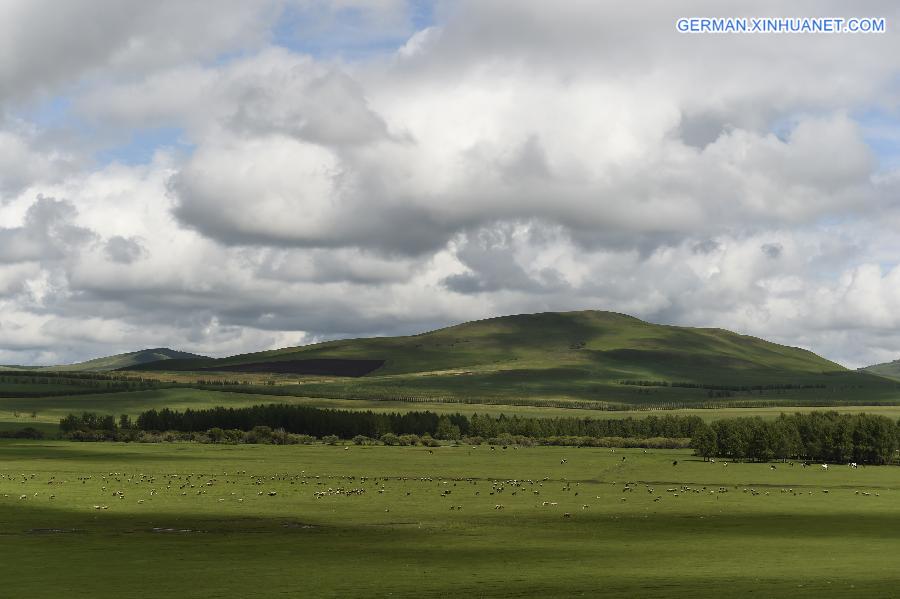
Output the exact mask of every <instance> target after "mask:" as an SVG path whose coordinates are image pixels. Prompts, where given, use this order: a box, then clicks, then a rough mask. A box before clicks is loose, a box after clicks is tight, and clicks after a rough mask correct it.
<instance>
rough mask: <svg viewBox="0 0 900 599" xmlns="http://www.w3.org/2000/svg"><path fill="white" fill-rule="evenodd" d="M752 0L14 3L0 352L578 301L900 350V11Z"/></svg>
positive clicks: (186, 346) (332, 329)
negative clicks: (844, 30) (848, 24)
mask: <svg viewBox="0 0 900 599" xmlns="http://www.w3.org/2000/svg"><path fill="white" fill-rule="evenodd" d="M743 6H747V5H745V4H743V3H742V4H740V5H739V4H738V3H723V2H721V1H720V0H711V1H697V2H671V1H662V0H661V1H658V2H640V3H627V2H586V1H585V2H582V1H575V0H572V1H568V0H560V1H555V2H547V1H545V0H489V1H486V0H458V1H453V2H446V3H444V2H435V3H432V2H425V1H419V0H416V1H407V0H372V1H363V0H334V1H332V2H325V1H320V0H259V1H254V2H246V1H244V0H209V1H206V0H156V1H154V2H147V1H146V0H73V1H71V2H58V1H57V0H0V363H6V364H11V363H18V364H23V363H40V364H49V363H61V362H70V361H76V360H81V359H86V358H91V357H96V356H99V355H105V354H110V353H117V352H122V351H131V350H135V349H139V348H143V347H157V346H169V347H173V348H177V349H183V350H189V351H196V352H200V353H205V354H209V355H216V356H220V355H226V354H232V353H237V352H246V351H254V350H259V349H266V348H271V347H280V346H286V345H297V344H303V343H309V342H313V341H317V340H322V339H330V338H336V337H347V336H369V335H389V334H406V333H414V332H420V331H424V330H428V329H431V328H435V327H438V326H444V325H447V324H453V323H457V322H461V321H466V320H471V319H477V318H483V317H488V316H495V315H502V314H510V313H521V312H537V311H545V310H574V309H587V308H593V309H604V310H615V311H620V312H626V313H629V314H633V315H635V316H638V317H641V318H644V319H647V320H651V321H654V322H660V323H669V324H682V325H691V326H714V327H723V328H728V329H732V330H735V331H739V332H742V333H748V334H753V335H758V336H761V337H765V338H767V339H771V340H774V341H778V342H781V343H786V344H789V345H798V346H803V347H806V348H809V349H812V350H813V351H816V352H818V353H820V354H822V355H824V356H826V357H828V358H831V359H834V360H837V361H839V362H841V363H843V364H845V365H848V366H860V365H864V364H868V363H873V362H880V361H887V360H893V359H896V358H900V266H898V259H900V235H898V232H900V36H898V34H897V33H895V31H894V27H895V26H900V18H898V17H900V14H898V12H900V8H898V6H897V4H896V3H894V2H887V1H883V2H877V1H873V2H867V3H865V4H864V5H861V6H864V8H865V12H864V13H861V12H853V11H852V10H850V12H848V10H849V9H850V7H851V5H849V4H847V3H844V2H828V1H815V2H813V1H806V2H804V1H798V2H792V3H791V4H790V7H789V11H788V12H786V11H785V10H784V8H785V5H784V3H783V2H770V3H766V2H757V3H753V6H752V11H750V12H746V10H745V9H743V8H742V7H743ZM741 10H745V12H739V11H741ZM682 16H843V17H854V16H874V17H885V18H886V19H887V28H888V30H887V33H885V34H880V35H861V34H857V35H850V34H843V35H842V34H831V35H777V34H769V35H685V34H679V33H678V32H677V31H676V29H675V21H676V19H677V18H678V17H682Z"/></svg>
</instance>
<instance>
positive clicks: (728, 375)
mask: <svg viewBox="0 0 900 599" xmlns="http://www.w3.org/2000/svg"><path fill="white" fill-rule="evenodd" d="M301 360H383V361H384V366H382V367H381V368H379V369H377V370H376V371H374V372H373V373H371V374H369V375H366V376H363V377H359V378H348V377H322V376H319V377H293V378H292V377H290V376H284V375H280V376H278V377H271V379H272V382H273V383H276V384H278V385H280V386H282V387H283V389H281V390H280V391H281V392H284V393H296V394H297V395H305V396H312V397H327V398H335V399H347V398H352V399H388V400H390V399H415V400H419V401H428V400H439V399H444V400H454V401H458V400H462V401H469V402H475V403H479V402H480V403H520V404H523V403H541V402H543V404H544V405H547V404H548V402H551V403H552V404H554V405H562V404H564V403H572V404H579V403H580V404H583V405H584V404H588V403H590V404H593V405H594V406H595V407H603V406H606V407H609V406H619V405H621V404H628V405H634V406H668V407H691V406H697V407H701V406H702V405H703V404H706V403H708V402H710V400H711V399H713V400H715V401H719V402H723V401H731V402H749V403H752V402H759V401H762V402H773V401H778V402H787V403H810V404H811V403H816V402H822V401H830V402H832V403H856V404H859V403H866V402H869V403H872V402H878V403H881V402H900V385H898V382H897V381H895V380H888V379H885V378H882V377H880V376H877V375H874V374H871V373H867V372H857V371H850V370H847V369H845V368H843V367H842V366H840V365H838V364H835V363H834V362H830V361H828V360H826V359H824V358H822V357H820V356H817V355H815V354H813V353H812V352H809V351H806V350H803V349H799V348H794V347H787V346H783V345H777V344H774V343H770V342H767V341H764V340H762V339H758V338H755V337H749V336H746V335H738V334H736V333H732V332H729V331H725V330H722V329H701V328H689V327H675V326H664V325H656V324H652V323H647V322H644V321H641V320H638V319H636V318H633V317H630V316H626V315H622V314H615V313H610V312H598V311H585V312H566V313H553V312H550V313H544V314H525V315H518V316H506V317H501V318H493V319H489V320H483V321H477V322H470V323H465V324H461V325H458V326H454V327H449V328H446V329H440V330H437V331H432V332H429V333H424V334H421V335H414V336H409V337H382V338H369V339H352V340H342V341H331V342H327V343H320V344H315V345H310V346H305V347H293V348H284V349H279V350H272V351H267V352H258V353H253V354H243V355H239V356H232V357H229V358H222V359H218V360H214V359H200V360H177V359H176V360H167V361H165V362H157V363H150V364H144V365H141V366H138V367H136V368H137V369H138V370H139V371H141V372H144V373H145V374H146V372H147V371H156V372H157V373H158V374H160V376H163V377H164V378H171V377H172V376H173V375H172V374H171V373H178V376H180V377H181V380H190V379H191V377H193V379H194V380H196V379H198V378H208V377H212V376H216V375H215V374H213V373H215V372H218V373H228V372H229V368H231V369H237V368H248V367H250V366H254V365H255V366H256V367H262V366H264V365H265V364H278V363H284V362H288V361H301ZM190 373H193V374H190ZM218 376H226V377H227V375H223V374H220V375H218ZM246 376H247V375H246V373H240V374H234V375H233V376H232V378H242V379H243V378H246ZM185 377H187V378H185ZM624 381H654V382H659V383H662V382H665V383H669V384H668V385H657V386H634V385H623V384H622V382H624ZM298 383H299V385H298ZM672 383H678V384H691V385H695V386H696V387H695V388H686V387H678V386H672ZM711 387H712V388H711ZM719 387H725V388H728V389H731V390H728V389H714V388H719Z"/></svg>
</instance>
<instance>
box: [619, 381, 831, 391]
mask: <svg viewBox="0 0 900 599" xmlns="http://www.w3.org/2000/svg"><path fill="white" fill-rule="evenodd" d="M619 384H620V385H630V386H633V387H681V388H684V389H709V390H711V391H744V392H747V391H787V390H797V389H824V388H825V385H824V384H822V383H767V384H765V385H720V384H712V383H692V382H686V381H685V382H682V381H674V382H670V381H655V380H624V381H619Z"/></svg>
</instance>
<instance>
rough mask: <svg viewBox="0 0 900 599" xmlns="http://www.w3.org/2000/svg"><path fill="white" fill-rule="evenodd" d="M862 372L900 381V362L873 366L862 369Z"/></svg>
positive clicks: (895, 361)
mask: <svg viewBox="0 0 900 599" xmlns="http://www.w3.org/2000/svg"><path fill="white" fill-rule="evenodd" d="M860 370H861V371H863V372H869V373H872V374H877V375H878V376H883V377H887V378H890V379H897V380H900V360H894V361H893V362H885V363H883V364H873V365H872V366H866V367H865V368H860Z"/></svg>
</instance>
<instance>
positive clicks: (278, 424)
mask: <svg viewBox="0 0 900 599" xmlns="http://www.w3.org/2000/svg"><path fill="white" fill-rule="evenodd" d="M701 425H702V420H701V419H700V418H699V417H697V416H677V415H670V414H666V415H662V416H656V415H652V416H647V417H645V418H630V417H629V418H622V419H594V418H576V417H557V418H521V417H519V416H515V415H514V416H506V415H504V414H500V415H499V416H491V415H488V414H480V415H479V414H477V413H476V414H472V415H471V416H466V415H464V414H460V413H455V414H440V415H439V414H436V413H434V412H431V411H413V412H406V413H402V414H401V413H396V412H391V413H383V412H372V411H358V410H339V409H331V408H314V407H309V406H300V405H291V404H268V405H256V406H252V407H240V408H224V407H217V408H209V409H200V410H194V409H187V410H184V411H177V410H172V409H169V408H163V409H161V410H147V411H145V412H142V413H141V414H140V415H139V416H138V417H137V418H136V419H135V420H134V422H132V421H131V420H130V419H129V418H128V417H127V416H124V415H123V416H122V417H121V418H120V419H119V421H118V422H117V421H116V420H115V418H113V417H112V416H98V415H96V414H91V413H85V414H82V415H76V414H70V415H68V416H66V417H65V418H63V419H62V420H61V421H60V430H61V431H62V432H63V433H72V432H74V431H95V430H108V431H115V430H116V429H119V428H123V429H135V430H142V431H180V432H204V431H208V430H210V429H214V428H218V429H223V430H240V431H249V430H252V429H254V428H255V427H259V426H265V427H269V428H272V429H276V430H284V431H286V432H288V433H294V434H304V435H312V436H315V437H323V436H326V435H337V436H339V437H340V438H342V439H352V438H353V437H355V436H357V435H363V436H366V437H370V438H380V437H381V436H382V435H385V434H387V433H391V434H395V435H405V434H412V435H420V436H421V435H429V436H431V437H434V438H436V439H446V440H455V439H460V438H463V437H482V438H494V437H499V436H500V435H512V436H517V437H529V438H534V439H544V438H551V437H595V438H601V437H621V438H667V439H681V438H690V437H692V436H693V435H694V433H695V432H696V430H697V429H698V427H700V426H701Z"/></svg>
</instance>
